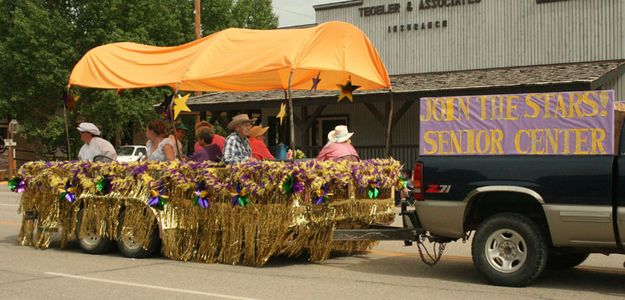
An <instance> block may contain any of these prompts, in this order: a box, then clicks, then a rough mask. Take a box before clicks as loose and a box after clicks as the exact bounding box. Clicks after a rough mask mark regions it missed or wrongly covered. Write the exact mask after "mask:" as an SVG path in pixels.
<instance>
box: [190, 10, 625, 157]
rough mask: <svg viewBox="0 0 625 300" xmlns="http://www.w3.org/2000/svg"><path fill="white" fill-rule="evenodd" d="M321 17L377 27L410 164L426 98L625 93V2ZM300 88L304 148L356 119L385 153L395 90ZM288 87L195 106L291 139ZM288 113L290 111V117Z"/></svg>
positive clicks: (362, 149)
mask: <svg viewBox="0 0 625 300" xmlns="http://www.w3.org/2000/svg"><path fill="white" fill-rule="evenodd" d="M314 8H315V11H316V21H317V23H322V22H326V21H331V20H340V21H344V22H349V23H352V24H354V25H356V26H358V27H359V28H360V29H361V30H362V31H363V32H365V33H366V34H367V36H369V38H370V39H371V40H372V42H373V43H374V45H375V46H376V48H377V50H378V52H379V53H380V55H381V57H382V60H383V62H384V63H385V65H386V67H387V69H388V70H389V73H390V74H391V81H392V84H393V95H394V97H393V99H394V100H393V108H394V109H393V121H392V125H393V129H392V135H391V136H392V147H391V155H392V156H393V157H395V158H397V159H399V160H401V161H402V162H404V163H405V164H406V165H407V167H408V168H410V166H411V165H412V164H413V163H414V161H415V160H416V157H417V153H418V147H419V145H418V143H419V136H418V134H419V130H418V116H419V112H418V101H419V99H420V98H421V97H431V96H453V95H477V94H502V93H525V92H547V91H573V90H595V89H613V90H615V91H616V93H615V95H616V98H617V100H625V76H624V75H623V73H625V47H624V45H625V18H624V16H625V1H622V0H569V1H566V0H558V1H554V0H461V1H434V0H420V1H419V0H417V1H407V0H390V1H389V0H370V1H366V0H365V1H362V0H358V1H341V2H336V3H330V4H323V5H317V6H314ZM338 94H339V92H338V90H337V91H318V92H309V91H296V92H295V93H294V106H295V110H294V114H295V120H296V122H295V123H296V131H295V132H296V140H297V145H298V147H299V148H302V149H304V150H305V152H306V153H307V154H308V155H309V156H314V155H315V154H316V153H317V152H318V150H319V149H320V148H321V147H322V146H323V144H324V143H325V142H326V135H327V133H328V132H329V131H330V130H332V129H333V128H334V126H335V125H337V124H347V125H348V126H349V128H350V130H351V131H354V132H355V134H354V136H353V137H352V142H353V144H354V145H355V146H356V148H357V150H358V151H359V153H360V154H361V156H362V157H364V158H371V157H380V156H382V155H383V152H384V145H385V138H386V126H387V118H388V115H389V113H388V110H389V108H390V106H391V105H390V102H389V101H390V99H391V98H390V97H389V92H388V91H383V90H381V91H367V92H358V91H357V92H356V93H355V96H354V102H353V103H349V102H347V101H345V100H343V101H342V102H339V103H337V101H336V100H337V96H338ZM284 98H285V95H284V91H268V92H253V93H208V94H204V95H202V96H197V97H194V98H192V99H190V100H189V102H188V104H189V107H191V109H192V110H193V111H199V112H200V116H201V118H205V117H206V115H207V114H210V115H212V116H214V117H213V118H212V120H215V121H217V122H220V123H222V124H223V125H225V124H226V123H227V121H228V120H229V116H232V115H234V114H236V113H239V112H248V113H253V114H256V115H258V116H260V117H261V120H262V124H263V125H269V126H271V130H270V133H269V141H268V142H269V145H270V146H275V145H276V144H277V143H278V142H280V141H282V142H284V143H288V135H287V134H286V133H287V132H288V128H287V127H288V125H287V124H286V123H287V122H285V124H284V125H282V126H280V125H279V123H278V122H277V120H276V119H275V115H276V114H277V112H278V108H279V106H280V103H281V102H282V101H283V100H284ZM285 121H286V120H285Z"/></svg>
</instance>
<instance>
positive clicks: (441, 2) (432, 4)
mask: <svg viewBox="0 0 625 300" xmlns="http://www.w3.org/2000/svg"><path fill="white" fill-rule="evenodd" d="M481 1H482V0H421V1H420V2H419V9H431V8H439V7H451V6H458V5H467V4H476V3H480V2H481ZM410 5H411V3H410V1H408V6H410Z"/></svg>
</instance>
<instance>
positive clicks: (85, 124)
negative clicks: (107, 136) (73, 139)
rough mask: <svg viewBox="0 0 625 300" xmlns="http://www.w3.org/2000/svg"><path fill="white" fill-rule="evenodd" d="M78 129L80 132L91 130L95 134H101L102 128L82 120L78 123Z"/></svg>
mask: <svg viewBox="0 0 625 300" xmlns="http://www.w3.org/2000/svg"><path fill="white" fill-rule="evenodd" d="M76 129H78V131H80V132H89V133H91V134H93V135H100V129H98V127H97V126H95V125H94V124H93V123H89V122H82V123H80V124H78V127H76Z"/></svg>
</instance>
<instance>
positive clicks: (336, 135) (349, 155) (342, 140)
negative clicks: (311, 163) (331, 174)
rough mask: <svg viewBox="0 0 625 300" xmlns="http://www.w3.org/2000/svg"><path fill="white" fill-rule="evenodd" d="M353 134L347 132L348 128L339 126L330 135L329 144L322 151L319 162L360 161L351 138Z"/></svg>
mask: <svg viewBox="0 0 625 300" xmlns="http://www.w3.org/2000/svg"><path fill="white" fill-rule="evenodd" d="M352 135H354V133H353V132H349V130H347V126H345V125H339V126H336V127H335V128H334V130H332V131H330V133H328V143H327V144H326V145H325V146H324V147H323V149H321V152H319V155H317V159H318V160H340V159H350V160H360V157H359V156H358V152H356V149H354V146H352V144H351V141H350V138H351V137H352Z"/></svg>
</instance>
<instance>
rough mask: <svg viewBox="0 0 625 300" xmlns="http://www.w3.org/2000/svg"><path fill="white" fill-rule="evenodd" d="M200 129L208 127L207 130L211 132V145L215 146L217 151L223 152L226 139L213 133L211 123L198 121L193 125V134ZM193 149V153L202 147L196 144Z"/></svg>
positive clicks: (213, 129) (213, 128)
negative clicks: (217, 148)
mask: <svg viewBox="0 0 625 300" xmlns="http://www.w3.org/2000/svg"><path fill="white" fill-rule="evenodd" d="M202 127H208V129H210V130H211V131H212V132H213V142H212V144H215V145H217V146H218V147H219V151H221V152H224V144H225V143H226V138H224V137H223V136H221V135H219V134H217V133H215V127H214V126H213V125H211V123H208V122H207V121H200V122H198V123H197V124H195V132H197V131H198V129H200V128H202ZM194 148H195V151H199V150H200V149H202V146H200V144H199V143H197V142H196V143H195V146H194Z"/></svg>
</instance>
